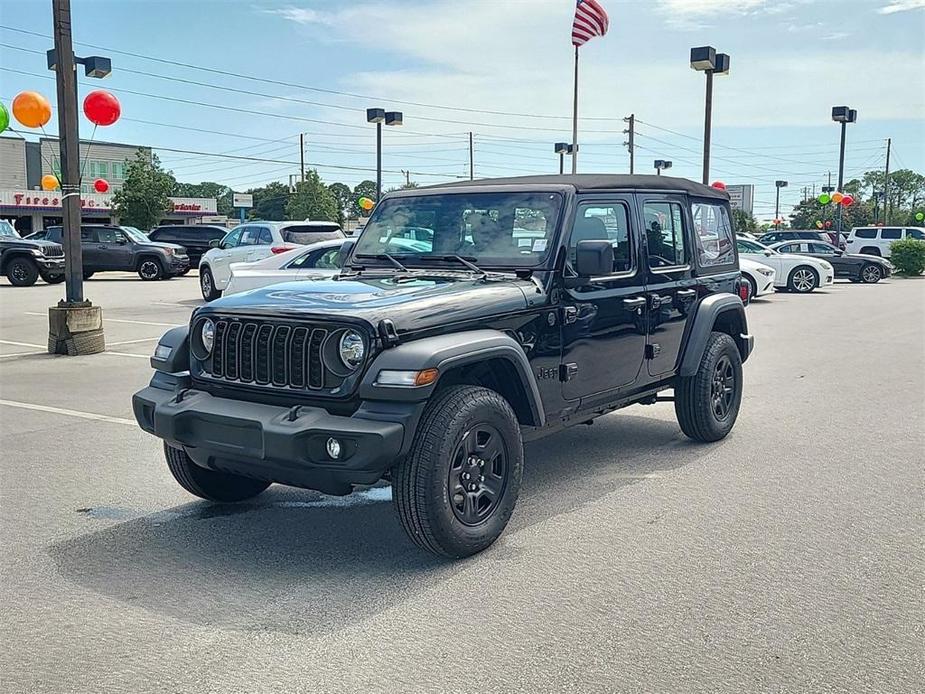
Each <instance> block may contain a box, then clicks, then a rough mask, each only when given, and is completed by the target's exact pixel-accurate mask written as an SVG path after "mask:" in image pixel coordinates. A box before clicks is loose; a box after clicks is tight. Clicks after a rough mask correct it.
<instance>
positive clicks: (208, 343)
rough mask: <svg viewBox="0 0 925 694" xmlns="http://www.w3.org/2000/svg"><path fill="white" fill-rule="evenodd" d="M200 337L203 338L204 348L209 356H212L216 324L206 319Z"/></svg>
mask: <svg viewBox="0 0 925 694" xmlns="http://www.w3.org/2000/svg"><path fill="white" fill-rule="evenodd" d="M199 336H200V337H201V338H202V346H203V347H205V350H206V352H207V353H208V354H211V353H212V345H213V344H214V342H215V323H213V322H212V321H210V320H209V319H208V318H206V319H205V320H204V321H203V322H202V328H201V330H200V331H199Z"/></svg>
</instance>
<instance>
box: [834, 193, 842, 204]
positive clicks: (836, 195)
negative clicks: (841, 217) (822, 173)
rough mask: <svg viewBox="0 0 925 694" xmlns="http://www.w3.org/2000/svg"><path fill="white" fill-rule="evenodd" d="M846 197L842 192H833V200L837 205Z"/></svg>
mask: <svg viewBox="0 0 925 694" xmlns="http://www.w3.org/2000/svg"><path fill="white" fill-rule="evenodd" d="M844 197H845V196H844V195H842V194H841V193H832V202H834V203H835V204H836V205H837V204H838V203H840V202H841V201H842V200H843V199H844Z"/></svg>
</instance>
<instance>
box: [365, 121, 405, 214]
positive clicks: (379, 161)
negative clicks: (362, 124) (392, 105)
mask: <svg viewBox="0 0 925 694" xmlns="http://www.w3.org/2000/svg"><path fill="white" fill-rule="evenodd" d="M366 122H367V123H375V124H376V202H377V203H378V202H379V199H380V198H381V197H382V124H383V123H385V124H386V125H401V124H402V114H401V112H400V111H386V110H385V109H382V108H368V109H366Z"/></svg>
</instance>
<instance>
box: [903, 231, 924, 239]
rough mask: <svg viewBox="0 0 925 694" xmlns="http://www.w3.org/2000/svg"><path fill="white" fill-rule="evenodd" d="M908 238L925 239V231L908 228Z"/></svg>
mask: <svg viewBox="0 0 925 694" xmlns="http://www.w3.org/2000/svg"><path fill="white" fill-rule="evenodd" d="M906 238H907V239H918V240H919V241H925V232H923V231H922V230H921V229H906Z"/></svg>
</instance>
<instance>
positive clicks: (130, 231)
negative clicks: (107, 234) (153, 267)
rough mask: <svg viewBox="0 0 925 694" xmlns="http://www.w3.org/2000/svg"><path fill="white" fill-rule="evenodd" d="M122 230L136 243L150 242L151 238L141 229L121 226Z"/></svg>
mask: <svg viewBox="0 0 925 694" xmlns="http://www.w3.org/2000/svg"><path fill="white" fill-rule="evenodd" d="M119 228H120V229H122V231H124V232H125V235H126V236H128V237H129V238H130V239H131V240H132V241H134V242H135V243H150V241H151V239H149V238H148V237H147V236H145V235H144V234H143V233H142V232H141V231H139V230H138V229H136V228H135V227H119Z"/></svg>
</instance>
